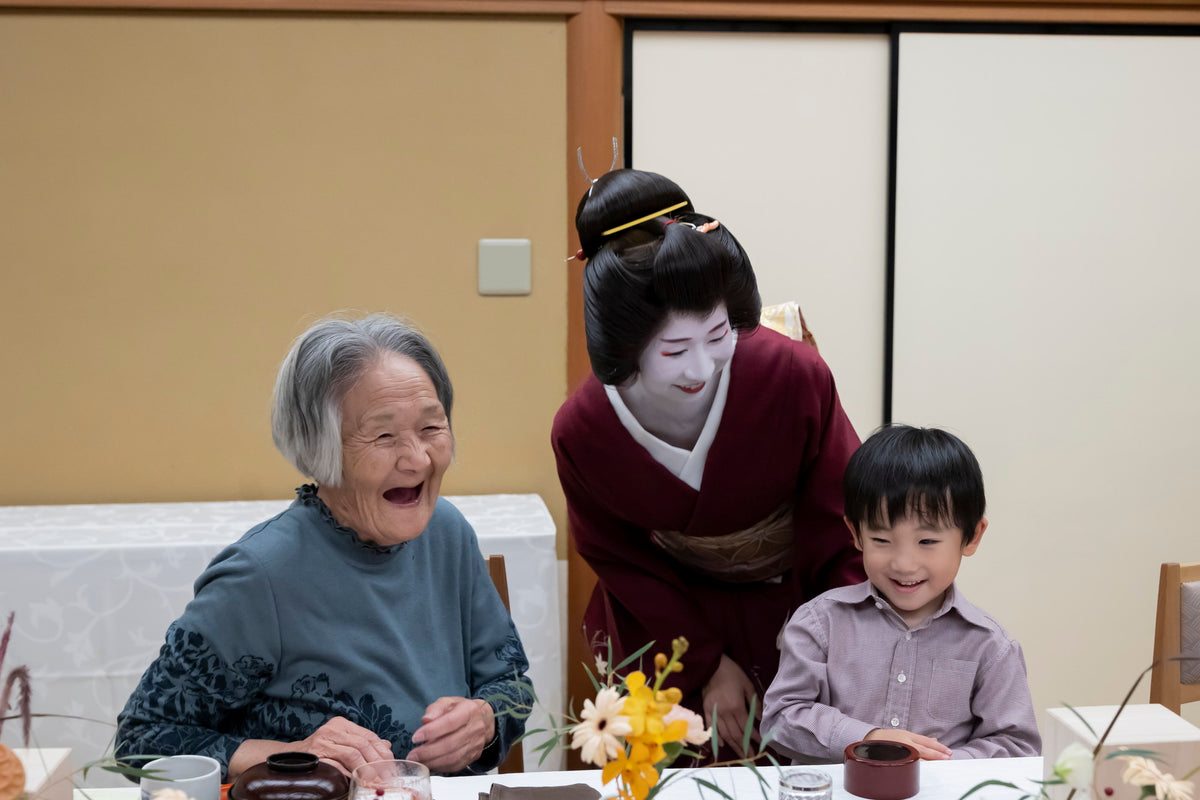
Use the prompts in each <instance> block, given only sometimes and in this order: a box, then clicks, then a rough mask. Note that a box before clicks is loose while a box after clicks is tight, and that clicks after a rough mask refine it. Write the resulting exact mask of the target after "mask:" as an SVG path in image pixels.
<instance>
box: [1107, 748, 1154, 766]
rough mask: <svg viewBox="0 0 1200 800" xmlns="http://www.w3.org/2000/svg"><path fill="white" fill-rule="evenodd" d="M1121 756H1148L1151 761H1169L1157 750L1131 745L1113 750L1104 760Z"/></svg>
mask: <svg viewBox="0 0 1200 800" xmlns="http://www.w3.org/2000/svg"><path fill="white" fill-rule="evenodd" d="M1121 756H1140V757H1141V758H1148V759H1150V760H1151V761H1157V762H1158V763H1160V764H1166V763H1167V762H1166V761H1165V760H1163V757H1162V754H1161V753H1159V752H1158V751H1157V750H1143V749H1142V748H1140V747H1129V748H1122V749H1120V750H1113V751H1111V752H1109V753H1106V754H1105V755H1104V760H1105V761H1107V760H1108V759H1110V758H1120V757H1121Z"/></svg>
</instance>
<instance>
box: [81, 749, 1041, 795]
mask: <svg viewBox="0 0 1200 800" xmlns="http://www.w3.org/2000/svg"><path fill="white" fill-rule="evenodd" d="M816 769H823V770H825V771H826V772H828V773H829V774H830V776H831V777H832V778H833V796H834V797H835V798H842V799H844V800H849V798H853V797H854V796H855V795H852V794H850V793H849V792H847V791H846V790H845V789H844V788H843V786H842V765H841V764H830V765H828V766H820V767H816ZM760 773H761V774H762V776H763V777H764V778H766V780H767V786H766V788H765V794H764V789H763V788H762V787H761V785H760V784H759V782H758V779H757V778H755V776H754V775H753V774H752V773H751V772H750V770H748V769H745V768H729V769H711V770H689V771H688V772H686V773H685V774H684V775H682V776H681V777H679V778H676V779H675V780H674V781H673V782H672V783H670V784H669V785H667V787H666V788H665V789H663V791H662V792H661V793H660V794H659V795H658V796H659V797H661V798H662V799H663V800H724V799H723V798H722V797H721V796H720V795H718V794H717V793H716V792H713V791H712V790H710V789H705V788H703V787H701V786H699V785H698V784H696V783H695V781H693V780H691V776H699V777H703V778H704V779H705V780H708V781H710V782H712V783H714V784H716V785H717V786H720V787H721V788H722V789H724V790H725V791H726V792H727V793H728V794H729V796H730V797H734V798H736V800H775V796H776V784H777V780H776V774H775V769H774V768H773V767H769V768H766V769H763V770H760ZM1041 775H1042V759H1040V758H991V759H974V760H970V759H967V760H962V761H936V762H935V761H924V762H921V791H920V792H918V793H917V794H916V795H915V796H914V800H958V798H959V797H961V796H962V795H963V793H964V792H966V791H967V790H968V789H970V788H971V787H972V786H974V785H975V784H977V783H980V782H981V781H985V780H990V779H997V780H1006V781H1011V782H1013V783H1015V784H1017V785H1018V786H1021V787H1022V788H1023V789H1032V788H1033V784H1031V783H1030V780H1032V779H1035V778H1041ZM493 783H498V784H501V785H503V786H566V785H569V784H573V783H585V784H588V785H590V786H593V787H594V788H595V789H596V790H597V791H599V792H600V794H601V796H602V797H608V796H611V795H612V794H613V789H612V787H611V786H610V787H609V788H608V789H607V790H606V789H605V788H604V787H603V786H602V785H601V784H600V771H599V770H586V771H578V772H526V773H522V774H518V775H481V776H479V777H472V778H434V779H433V800H478V797H479V793H480V792H487V791H489V790H490V789H491V787H492V784H493ZM88 795H89V797H84V796H83V795H82V793H80V792H78V791H76V792H75V798H74V800H137V790H136V789H133V788H128V789H108V790H100V792H88ZM1020 795H1021V793H1017V792H1013V791H1012V790H1011V789H1003V788H995V787H988V788H987V789H983V790H980V791H979V792H976V793H975V794H973V795H971V798H972V800H974V799H975V798H978V800H1016V798H1018V797H1020Z"/></svg>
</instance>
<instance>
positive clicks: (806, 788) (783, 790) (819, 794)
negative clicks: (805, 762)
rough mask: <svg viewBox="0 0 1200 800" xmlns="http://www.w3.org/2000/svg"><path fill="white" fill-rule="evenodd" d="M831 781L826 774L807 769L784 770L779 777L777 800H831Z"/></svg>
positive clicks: (817, 770)
mask: <svg viewBox="0 0 1200 800" xmlns="http://www.w3.org/2000/svg"><path fill="white" fill-rule="evenodd" d="M832 798H833V779H831V778H830V777H829V773H828V772H822V771H821V770H819V769H810V768H808V767H799V768H796V769H785V770H784V771H783V774H782V775H780V776H779V800H832Z"/></svg>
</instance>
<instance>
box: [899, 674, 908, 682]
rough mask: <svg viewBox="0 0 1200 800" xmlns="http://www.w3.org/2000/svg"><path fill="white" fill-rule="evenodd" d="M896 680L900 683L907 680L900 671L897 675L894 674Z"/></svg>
mask: <svg viewBox="0 0 1200 800" xmlns="http://www.w3.org/2000/svg"><path fill="white" fill-rule="evenodd" d="M896 680H898V681H900V682H901V683H904V682H905V681H906V680H908V678H906V677H904V673H903V672H901V673H900V674H899V675H897V676H896Z"/></svg>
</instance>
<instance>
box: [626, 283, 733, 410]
mask: <svg viewBox="0 0 1200 800" xmlns="http://www.w3.org/2000/svg"><path fill="white" fill-rule="evenodd" d="M733 346H734V337H733V332H732V331H731V330H730V328H729V314H728V312H727V311H726V310H725V304H724V303H721V304H720V305H718V306H717V307H716V308H714V309H713V310H712V311H711V312H710V313H708V314H684V313H681V312H678V311H672V312H671V313H670V314H668V315H667V321H666V324H665V325H664V326H663V327H662V329H661V330H660V331H659V332H658V333H656V334H655V335H654V338H653V339H651V340H650V344H649V345H648V346H647V347H646V349H645V350H643V351H642V357H641V358H639V359H638V376H637V382H638V383H639V384H640V388H641V390H642V391H643V392H644V393H645V394H646V395H647V396H650V397H656V398H659V399H661V400H666V401H668V402H671V403H680V402H691V401H693V400H695V399H696V398H700V397H705V396H707V395H708V394H709V393H708V392H705V391H704V390H705V389H706V388H712V387H715V386H716V381H717V379H718V378H719V377H720V375H721V370H722V369H724V368H725V365H726V364H728V363H729V359H731V358H733Z"/></svg>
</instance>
